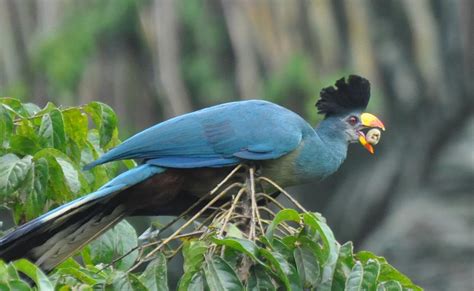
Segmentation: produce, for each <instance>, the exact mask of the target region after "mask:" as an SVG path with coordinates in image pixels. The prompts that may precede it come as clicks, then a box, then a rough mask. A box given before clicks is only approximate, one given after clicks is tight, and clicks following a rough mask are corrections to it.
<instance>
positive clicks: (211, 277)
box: [204, 256, 244, 291]
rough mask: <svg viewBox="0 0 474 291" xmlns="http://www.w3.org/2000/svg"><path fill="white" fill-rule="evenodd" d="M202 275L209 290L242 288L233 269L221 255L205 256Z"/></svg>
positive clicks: (218, 290)
mask: <svg viewBox="0 0 474 291" xmlns="http://www.w3.org/2000/svg"><path fill="white" fill-rule="evenodd" d="M204 275H205V276H206V282H207V284H208V285H209V289H210V290H211V291H212V290H216V291H220V290H244V287H243V285H242V283H241V282H240V280H239V277H237V274H235V271H234V270H233V269H232V268H231V267H230V266H229V265H228V264H227V263H226V262H225V261H224V260H223V259H222V258H221V257H218V256H214V257H213V258H206V264H205V265H204Z"/></svg>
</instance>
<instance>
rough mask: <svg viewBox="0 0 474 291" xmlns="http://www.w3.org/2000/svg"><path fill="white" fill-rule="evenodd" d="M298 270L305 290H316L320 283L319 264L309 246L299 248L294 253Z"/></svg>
mask: <svg viewBox="0 0 474 291" xmlns="http://www.w3.org/2000/svg"><path fill="white" fill-rule="evenodd" d="M293 256H294V259H295V262H296V269H297V270H298V274H299V276H300V279H301V283H302V284H303V286H304V288H314V287H316V285H317V283H318V281H319V275H320V273H319V272H320V269H319V262H318V259H317V258H316V255H315V253H314V252H313V250H311V248H309V247H308V246H301V247H297V248H295V249H294V251H293Z"/></svg>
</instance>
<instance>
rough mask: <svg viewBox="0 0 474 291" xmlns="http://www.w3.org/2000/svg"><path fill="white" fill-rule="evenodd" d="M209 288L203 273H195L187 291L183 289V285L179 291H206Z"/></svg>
mask: <svg viewBox="0 0 474 291" xmlns="http://www.w3.org/2000/svg"><path fill="white" fill-rule="evenodd" d="M206 288H207V284H206V281H205V278H204V274H203V272H202V271H200V272H196V273H194V275H193V276H192V278H191V280H190V282H189V284H188V285H187V288H186V289H181V284H180V285H179V289H178V290H183V291H184V290H193V291H204V290H206Z"/></svg>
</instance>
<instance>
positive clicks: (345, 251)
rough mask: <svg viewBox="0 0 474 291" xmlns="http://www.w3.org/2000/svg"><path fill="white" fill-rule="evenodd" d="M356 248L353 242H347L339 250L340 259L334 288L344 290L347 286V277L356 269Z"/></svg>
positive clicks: (335, 274) (338, 259)
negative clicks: (354, 252)
mask: <svg viewBox="0 0 474 291" xmlns="http://www.w3.org/2000/svg"><path fill="white" fill-rule="evenodd" d="M353 250H354V247H353V245H352V242H347V243H345V244H344V245H342V246H341V248H340V249H339V257H338V258H337V265H336V271H335V273H334V280H333V288H335V289H337V290H343V289H344V286H345V285H346V280H347V277H349V274H350V273H351V270H352V268H353V267H354V264H355V260H354V257H353V255H354V254H353Z"/></svg>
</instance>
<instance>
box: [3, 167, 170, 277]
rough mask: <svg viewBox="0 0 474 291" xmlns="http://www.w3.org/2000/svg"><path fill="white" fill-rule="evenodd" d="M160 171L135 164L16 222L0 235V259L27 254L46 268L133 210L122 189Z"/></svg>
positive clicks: (24, 256) (54, 264) (159, 169)
mask: <svg viewBox="0 0 474 291" xmlns="http://www.w3.org/2000/svg"><path fill="white" fill-rule="evenodd" d="M163 171H164V169H163V168H159V167H154V166H150V165H142V166H139V167H137V168H135V169H132V170H130V171H127V172H125V173H123V174H122V175H119V176H118V177H116V178H115V179H113V180H112V181H110V182H109V183H107V184H106V185H104V186H103V187H102V188H100V189H99V190H97V191H96V192H93V193H91V194H88V195H86V196H84V197H81V198H79V199H76V200H74V201H72V202H70V203H68V204H65V205H63V206H61V207H59V208H56V209H54V210H52V211H50V212H48V213H46V214H44V215H42V216H40V217H38V218H36V219H34V220H32V221H30V222H28V223H26V224H24V225H22V226H20V227H19V228H17V229H16V230H14V231H13V232H11V233H9V234H7V235H6V236H4V237H2V238H0V259H3V260H5V261H12V260H16V259H19V258H27V259H29V260H31V261H32V262H34V263H36V264H37V265H38V266H39V267H40V268H41V269H43V270H45V271H50V270H51V269H53V268H54V267H55V266H56V265H58V264H59V263H61V262H62V261H63V260H65V259H66V258H68V257H70V256H71V255H73V254H74V253H75V252H76V251H78V250H79V249H80V248H82V247H83V246H84V245H86V244H87V243H88V242H90V241H91V240H93V239H94V238H96V237H97V236H99V235H100V234H102V233H103V232H105V231H106V230H107V229H109V228H111V227H112V226H114V225H115V224H116V223H118V222H119V221H120V220H121V219H122V218H124V216H126V215H128V214H129V213H130V211H133V209H129V207H128V205H127V203H126V201H127V195H126V192H127V191H126V189H128V188H130V187H132V186H134V185H136V184H138V183H140V182H142V181H144V180H146V179H148V178H149V177H151V176H153V175H156V174H159V173H161V172H163ZM128 199H129V197H128Z"/></svg>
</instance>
